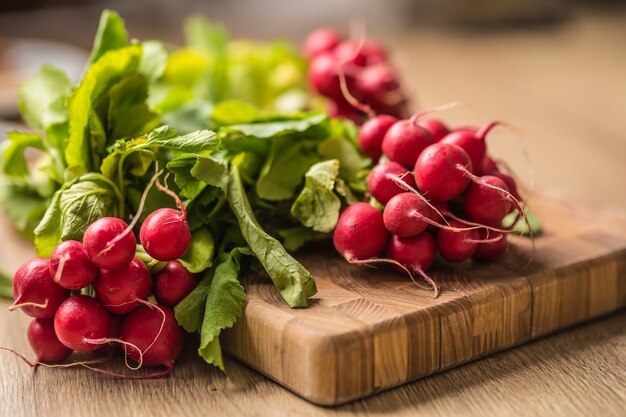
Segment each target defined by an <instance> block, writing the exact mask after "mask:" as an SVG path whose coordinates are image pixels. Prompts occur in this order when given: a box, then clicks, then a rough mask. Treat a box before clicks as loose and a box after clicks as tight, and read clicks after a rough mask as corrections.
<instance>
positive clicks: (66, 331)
mask: <svg viewBox="0 0 626 417" xmlns="http://www.w3.org/2000/svg"><path fill="white" fill-rule="evenodd" d="M54 331H55V333H56V335H57V337H58V338H59V340H60V341H61V343H62V344H63V345H65V346H67V347H68V348H70V349H73V350H76V351H78V352H91V351H93V350H96V349H98V348H99V347H100V346H101V345H103V344H105V343H108V342H110V340H109V338H110V336H111V335H112V328H111V317H110V316H109V313H107V311H106V310H105V309H104V308H103V307H102V306H101V305H100V304H99V303H98V302H97V301H96V300H95V299H94V298H91V297H87V296H86V295H75V296H73V297H70V298H68V299H67V300H65V301H64V302H63V304H61V306H60V307H59V310H58V311H57V314H56V315H55V316H54Z"/></svg>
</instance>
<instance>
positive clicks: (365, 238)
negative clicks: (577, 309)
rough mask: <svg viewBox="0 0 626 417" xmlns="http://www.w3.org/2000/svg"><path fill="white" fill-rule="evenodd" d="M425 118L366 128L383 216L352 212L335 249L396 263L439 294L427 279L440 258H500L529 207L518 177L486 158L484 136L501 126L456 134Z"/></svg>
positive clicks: (374, 192)
mask: <svg viewBox="0 0 626 417" xmlns="http://www.w3.org/2000/svg"><path fill="white" fill-rule="evenodd" d="M425 113H427V112H421V113H417V114H416V115H414V116H413V117H411V118H409V119H406V120H397V119H394V118H393V117H391V116H388V115H380V116H375V117H373V118H371V119H369V120H368V121H366V122H365V123H364V124H363V125H362V126H361V129H360V132H359V144H360V146H361V148H362V151H363V152H364V153H366V154H367V155H369V156H370V157H371V158H373V159H374V160H378V159H381V160H380V162H379V163H378V164H377V165H376V166H375V167H374V168H373V169H372V170H371V172H370V174H369V177H368V183H367V185H368V190H369V193H370V194H371V197H372V198H373V199H374V200H375V202H376V203H377V204H376V205H378V206H380V207H382V210H379V209H377V208H375V207H374V206H373V205H370V204H366V203H357V204H353V205H351V206H349V207H348V208H346V209H345V210H344V211H343V213H342V214H341V217H340V218H339V221H338V223H337V227H336V228H335V231H334V243H335V248H336V249H337V251H338V252H339V253H340V254H341V255H342V256H343V257H344V258H345V259H346V260H347V261H348V262H351V263H359V264H363V263H375V262H385V263H391V264H393V266H394V268H395V269H396V270H399V271H400V272H407V271H408V272H409V273H410V274H418V275H420V276H422V277H423V278H424V279H425V280H426V281H427V282H429V283H430V284H431V285H432V286H433V287H434V289H435V294H438V291H439V287H438V286H437V285H436V284H435V283H434V282H433V281H432V280H431V279H430V277H429V276H428V275H427V274H426V271H427V270H428V269H429V268H430V267H431V265H432V264H433V263H434V261H435V257H436V254H437V253H439V255H440V256H441V258H442V259H444V260H445V261H448V262H464V261H467V260H469V259H473V260H474V261H477V262H489V261H493V260H495V259H497V258H498V257H499V256H501V255H502V254H503V253H504V252H505V251H506V249H507V247H508V241H507V234H508V233H509V232H510V231H511V230H510V228H505V227H504V226H503V225H502V223H503V220H504V218H505V217H506V216H507V215H509V214H510V213H512V212H514V211H515V210H519V213H521V214H520V216H521V217H522V218H523V217H524V214H523V213H524V209H523V207H522V206H521V202H520V200H521V199H520V196H519V193H518V191H517V186H516V184H515V181H514V180H513V178H512V177H511V176H509V175H507V174H505V173H503V172H501V171H500V170H499V169H498V166H497V165H496V164H495V163H494V160H493V159H492V158H491V156H489V155H488V154H487V145H486V142H485V137H486V135H487V134H488V133H489V131H491V129H493V127H495V126H496V125H498V122H490V123H487V124H486V125H485V126H483V127H481V128H479V129H475V128H466V127H462V128H458V129H449V128H448V127H447V126H446V124H444V123H443V122H442V121H441V120H438V119H434V118H430V119H421V116H422V115H423V114H425ZM381 156H382V158H381ZM381 211H382V212H381Z"/></svg>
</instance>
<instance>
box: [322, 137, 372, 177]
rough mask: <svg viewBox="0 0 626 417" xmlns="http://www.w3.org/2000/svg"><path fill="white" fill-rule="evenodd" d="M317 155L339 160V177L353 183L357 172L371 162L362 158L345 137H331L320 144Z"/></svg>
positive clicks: (357, 174)
mask: <svg viewBox="0 0 626 417" xmlns="http://www.w3.org/2000/svg"><path fill="white" fill-rule="evenodd" d="M318 152H319V154H320V155H321V156H322V157H324V158H325V159H338V160H339V164H340V165H339V166H340V168H339V175H340V176H341V177H342V178H344V179H346V180H348V181H354V180H356V179H358V178H359V172H360V171H361V170H363V169H365V168H367V167H368V166H369V165H370V163H371V161H370V160H369V159H368V158H365V157H364V156H362V155H361V154H360V153H359V151H358V149H357V148H356V146H355V145H354V144H353V143H352V142H351V141H350V140H349V139H347V138H346V137H343V136H333V137H331V138H329V139H326V140H325V141H323V142H322V143H320V145H319V147H318Z"/></svg>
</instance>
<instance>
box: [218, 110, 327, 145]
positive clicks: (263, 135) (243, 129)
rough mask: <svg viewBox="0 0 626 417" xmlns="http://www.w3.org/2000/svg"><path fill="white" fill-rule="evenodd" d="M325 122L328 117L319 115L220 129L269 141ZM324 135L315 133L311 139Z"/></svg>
mask: <svg viewBox="0 0 626 417" xmlns="http://www.w3.org/2000/svg"><path fill="white" fill-rule="evenodd" d="M327 120H328V117H327V116H326V115H325V114H323V113H319V114H313V115H310V116H307V117H303V118H297V119H291V120H281V121H269V122H261V123H247V124H236V125H230V126H227V127H224V128H222V130H223V131H224V132H226V133H239V134H241V135H244V136H252V137H255V138H259V139H270V138H273V137H275V136H279V135H286V134H288V133H302V132H306V131H307V130H309V129H311V128H313V127H316V126H320V125H321V124H322V123H324V122H326V121H327ZM325 134H326V132H325V131H321V132H316V135H315V136H312V138H318V137H323V136H324V135H325Z"/></svg>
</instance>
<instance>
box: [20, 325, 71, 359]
mask: <svg viewBox="0 0 626 417" xmlns="http://www.w3.org/2000/svg"><path fill="white" fill-rule="evenodd" d="M27 335H28V341H29V342H30V346H31V347H32V348H33V351H34V352H35V355H37V362H60V361H62V360H64V359H66V358H67V357H68V356H70V355H71V354H72V350H71V349H69V348H67V347H66V346H64V345H63V344H62V343H61V342H60V341H59V339H58V338H57V335H56V333H55V332H54V319H34V320H33V321H31V322H30V324H29V325H28V330H27Z"/></svg>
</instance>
